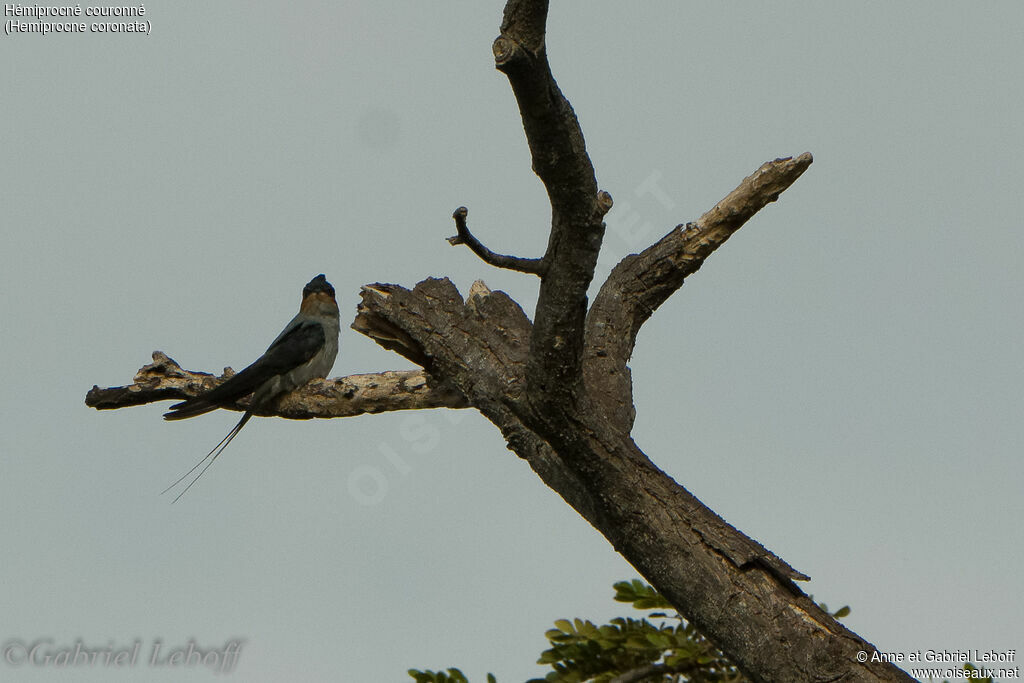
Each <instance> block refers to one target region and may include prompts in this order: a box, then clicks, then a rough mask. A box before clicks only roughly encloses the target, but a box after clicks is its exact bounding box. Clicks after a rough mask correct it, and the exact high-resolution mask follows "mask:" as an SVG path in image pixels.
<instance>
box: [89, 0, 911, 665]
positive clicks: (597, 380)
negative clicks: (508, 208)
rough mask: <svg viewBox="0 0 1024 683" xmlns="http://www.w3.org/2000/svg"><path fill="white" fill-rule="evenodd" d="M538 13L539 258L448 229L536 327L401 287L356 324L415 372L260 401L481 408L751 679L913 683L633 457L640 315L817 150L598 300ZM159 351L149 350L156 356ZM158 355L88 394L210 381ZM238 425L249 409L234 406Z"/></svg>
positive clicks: (575, 130) (510, 34)
mask: <svg viewBox="0 0 1024 683" xmlns="http://www.w3.org/2000/svg"><path fill="white" fill-rule="evenodd" d="M547 6H548V3H547V2H546V1H545V0H509V2H508V3H507V5H506V7H505V12H504V17H503V21H502V24H501V34H500V36H499V37H498V38H497V39H496V40H495V42H494V46H493V52H494V56H495V63H496V66H497V68H498V69H499V70H500V71H502V72H503V73H504V74H505V75H506V76H507V77H508V80H509V83H510V84H511V86H512V90H513V93H514V95H515V98H516V102H517V103H518V106H519V111H520V114H521V117H522V121H523V128H524V130H525V132H526V139H527V143H528V144H529V147H530V152H531V155H532V159H533V170H534V172H535V173H536V174H537V175H538V176H539V177H540V179H541V181H542V182H543V183H544V187H545V188H546V189H547V192H548V197H549V200H550V203H551V230H550V234H549V239H548V244H547V248H546V250H545V252H544V255H543V257H541V258H521V257H515V256H508V255H501V254H495V253H493V252H491V251H490V250H488V249H487V248H486V247H484V246H483V244H482V243H480V241H479V240H477V239H476V238H475V237H473V235H472V234H471V233H470V232H469V228H468V224H467V216H468V211H466V209H465V208H464V207H460V209H459V210H457V211H456V212H455V215H454V218H455V221H456V228H457V230H458V234H457V235H456V236H455V237H453V238H450V241H451V242H452V244H465V245H466V246H468V247H469V248H470V249H471V250H472V251H473V252H474V253H475V254H477V255H478V256H479V257H480V258H481V259H483V260H484V261H485V262H487V263H489V264H490V265H493V266H495V267H500V268H510V269H513V270H518V271H522V272H524V273H529V274H533V275H536V276H538V277H540V279H541V285H540V294H539V298H538V301H537V306H536V313H535V319H534V320H533V321H532V322H531V321H530V320H529V318H528V317H527V316H526V314H525V313H524V312H523V310H522V308H521V307H520V306H519V305H518V304H517V303H516V302H515V301H513V300H512V299H511V298H510V297H509V296H508V295H506V294H505V293H503V292H500V291H496V292H491V291H490V290H488V289H487V288H486V287H485V286H483V285H482V283H477V284H475V285H474V287H473V288H472V289H471V291H470V294H469V296H468V298H466V299H463V297H462V295H460V293H459V292H458V290H457V289H456V288H455V286H454V285H453V284H452V283H451V282H450V281H448V280H447V279H428V280H424V281H423V282H420V283H419V284H417V285H416V286H415V287H414V288H413V289H411V290H410V289H406V288H404V287H401V286H399V285H394V284H381V283H377V284H372V285H367V286H365V287H363V288H362V293H361V302H360V305H359V309H358V313H357V315H356V318H355V320H354V322H353V324H352V327H353V328H354V329H356V330H357V331H359V332H361V333H363V334H364V335H366V336H368V337H370V338H371V339H373V340H374V341H376V342H377V343H378V344H380V345H381V346H383V347H385V348H387V349H390V350H392V351H394V352H396V353H398V354H399V355H401V356H403V357H405V358H407V359H409V360H411V361H413V362H414V363H416V364H417V365H419V366H421V367H422V368H423V371H422V372H420V371H417V372H405V373H379V374H376V375H357V376H352V377H348V378H342V379H340V380H325V381H323V382H314V383H311V385H309V386H307V387H306V388H304V389H302V390H300V391H297V392H294V393H293V394H292V395H290V396H286V397H284V398H283V399H282V400H281V401H280V402H278V404H276V405H275V406H271V407H270V408H269V410H271V411H272V413H271V414H275V415H281V416H284V417H293V418H308V417H340V416H347V415H354V414H360V413H363V412H380V411H384V410H402V409H420V408H431V407H448V408H466V407H472V408H475V409H477V410H479V411H480V412H481V413H482V414H483V415H485V416H486V417H487V418H488V419H489V420H490V421H491V422H493V423H494V424H495V425H496V426H497V427H498V429H499V430H500V431H501V434H502V436H503V437H504V438H505V440H506V442H507V444H508V447H509V448H510V449H511V450H512V451H514V452H515V453H516V454H517V455H518V456H519V457H521V458H523V459H524V460H526V461H527V462H528V463H529V465H530V466H531V467H532V468H533V469H534V471H536V472H537V474H538V475H539V476H540V478H541V479H542V480H543V481H544V483H545V484H546V485H548V486H549V487H551V488H552V489H554V490H555V491H557V492H558V493H559V494H560V495H561V496H562V497H563V498H564V499H565V500H566V502H568V503H569V504H570V505H571V506H572V507H573V508H574V509H576V510H577V511H578V512H579V513H580V514H581V515H583V516H584V517H585V518H586V519H587V520H588V521H589V522H590V523H591V524H592V525H593V526H594V527H595V528H596V529H598V531H600V532H601V533H602V534H603V535H604V536H605V537H606V538H607V539H608V540H609V542H610V543H611V544H612V546H613V547H614V548H615V549H616V550H617V551H618V552H619V553H621V554H622V555H623V556H624V557H625V558H626V559H627V560H628V561H629V562H630V563H631V564H632V565H633V566H634V567H635V568H636V569H637V571H639V572H640V574H641V575H643V576H644V577H645V578H646V579H647V580H648V581H649V582H650V583H651V585H653V586H654V587H655V588H656V589H657V590H658V591H659V592H661V593H662V595H664V596H665V597H666V598H667V599H668V600H669V601H670V602H671V603H672V605H673V606H674V607H675V608H676V609H678V610H679V612H680V613H681V614H682V615H683V616H685V617H686V618H687V619H688V620H689V621H691V622H692V623H693V624H695V625H696V626H697V628H699V629H700V630H701V632H702V633H704V634H705V635H706V636H707V637H708V638H710V639H711V640H712V641H713V642H714V643H715V644H716V645H718V646H719V647H720V648H721V649H722V651H723V652H725V653H726V655H728V656H729V657H730V658H731V659H732V660H733V661H734V662H735V663H736V664H737V666H738V667H739V668H740V669H741V670H742V671H743V672H744V673H745V674H746V675H747V676H749V677H750V678H751V679H752V680H755V681H780V682H785V683H791V682H793V681H837V680H843V681H894V680H899V681H909V680H912V679H910V678H909V676H907V675H906V674H905V673H904V672H903V671H901V670H900V669H898V668H896V667H895V666H893V665H891V664H888V663H878V662H871V661H868V662H864V663H861V662H858V653H859V652H865V653H867V654H868V655H869V657H868V659H870V654H871V653H873V652H874V651H875V648H874V647H873V646H872V645H871V644H870V643H868V642H866V641H865V640H863V639H862V638H860V637H859V636H858V635H856V634H854V633H853V632H851V631H849V630H848V629H846V628H845V627H843V626H842V625H841V624H839V623H838V622H837V621H836V620H835V619H833V618H832V617H831V616H830V615H829V614H827V613H826V612H825V611H823V610H822V609H820V608H819V607H818V606H817V605H816V604H814V602H813V601H811V600H810V599H809V598H808V597H807V596H806V595H805V594H804V593H803V592H802V591H801V590H800V589H799V588H798V586H797V585H796V583H795V581H800V580H806V579H807V578H808V577H806V576H805V575H803V574H801V573H800V572H798V571H796V570H795V569H793V568H792V567H790V566H789V565H788V564H787V563H786V562H784V561H783V560H781V559H780V558H778V557H777V556H775V555H774V554H772V553H771V552H770V551H768V550H766V549H765V548H764V547H763V546H762V545H761V544H759V543H758V542H756V541H754V540H752V539H750V538H748V537H747V536H745V535H744V534H742V533H741V532H740V531H738V530H736V529H735V528H733V527H732V526H730V525H729V524H728V523H727V522H725V521H724V520H723V519H722V518H721V517H719V516H718V515H716V514H715V513H714V512H713V511H712V510H710V509H708V508H707V507H706V506H704V505H703V504H702V503H701V502H700V501H699V500H697V498H695V497H694V496H693V495H692V494H691V493H689V492H688V491H687V490H686V489H685V488H684V487H682V486H681V485H680V484H678V483H677V482H675V481H674V480H673V479H672V478H671V477H669V476H668V475H666V474H665V473H664V472H662V471H661V470H660V469H658V468H657V467H656V466H655V465H654V464H653V463H652V462H651V460H650V459H649V458H648V457H647V456H646V455H645V454H644V453H643V452H642V451H641V450H640V449H639V448H638V447H637V445H636V444H635V443H634V442H633V440H632V438H631V436H630V432H631V429H632V426H633V418H634V408H633V399H632V381H631V377H630V372H629V368H628V366H627V362H628V360H629V358H630V356H631V354H632V351H633V346H634V343H635V340H636V336H637V333H638V331H639V329H640V327H641V326H642V325H643V323H644V322H645V321H646V320H647V319H648V318H649V317H650V316H651V314H652V313H653V312H654V311H655V310H656V309H657V308H658V306H660V305H661V304H662V303H663V302H664V301H665V300H667V299H668V297H669V296H671V295H672V294H673V293H674V292H675V291H676V290H678V289H679V288H680V287H681V286H682V284H683V281H684V279H685V278H686V277H688V276H689V275H691V274H693V273H694V272H696V271H697V270H698V269H699V268H700V266H701V265H702V264H703V262H704V259H706V258H707V257H708V256H709V255H710V254H711V253H712V252H713V251H714V250H715V249H717V248H718V247H719V246H721V245H722V244H723V243H724V242H725V241H726V240H727V239H728V238H729V236H730V235H732V234H733V233H734V232H735V231H736V230H738V229H739V228H740V227H741V226H742V225H743V224H744V223H745V222H746V221H747V220H748V219H749V218H750V217H751V216H753V215H754V214H755V213H756V212H757V211H759V210H760V209H761V208H763V207H764V206H766V205H767V204H769V203H770V202H773V201H775V200H776V199H777V198H778V196H779V194H780V193H782V192H783V191H784V190H785V189H786V188H788V187H789V186H790V185H791V184H792V183H793V182H795V181H796V179H797V178H798V177H799V176H800V175H801V174H802V173H803V172H804V170H806V169H807V167H808V166H809V165H810V164H811V161H812V159H811V155H810V154H806V153H805V154H802V155H800V156H797V157H795V158H783V159H776V160H774V161H769V162H766V163H765V164H764V165H762V166H761V167H760V168H759V169H757V170H756V171H755V172H754V173H753V174H751V175H750V176H748V177H747V178H745V179H744V180H743V181H742V182H741V183H740V184H739V186H738V187H737V188H736V189H735V190H733V191H732V192H731V193H730V194H729V195H728V196H726V197H725V198H724V199H723V200H722V201H720V202H719V203H718V204H717V205H716V206H715V207H713V208H712V209H711V210H710V211H708V212H707V213H705V214H704V215H703V216H701V217H700V218H699V219H698V220H697V221H695V222H692V223H688V224H686V225H679V226H677V227H676V228H674V229H673V230H671V231H670V232H669V233H668V234H667V235H665V236H664V237H663V238H661V239H660V240H658V241H657V242H656V243H655V244H653V245H651V246H650V247H648V248H647V249H645V250H644V251H643V252H641V253H639V254H632V255H630V256H627V257H626V258H624V259H623V260H622V261H621V262H620V263H619V264H618V265H617V266H616V267H615V268H614V269H613V271H612V273H611V274H610V276H609V277H608V279H607V280H606V281H605V282H604V283H603V285H602V287H601V288H600V291H599V293H598V294H597V296H596V298H595V300H594V302H593V305H588V304H589V302H588V299H587V290H588V287H589V285H590V283H591V279H592V278H593V275H594V268H595V265H596V263H597V257H598V253H599V251H600V248H601V242H602V239H603V236H604V229H605V226H604V223H603V217H604V215H605V214H606V213H607V212H608V210H609V209H610V208H611V205H612V201H611V197H610V196H609V195H608V194H607V193H605V192H602V191H600V190H599V189H598V186H597V181H596V179H595V174H594V169H593V166H592V165H591V162H590V158H589V157H588V155H587V152H586V146H585V143H584V140H583V134H582V131H581V130H580V127H579V123H578V121H577V119H576V116H575V114H574V113H573V110H572V107H571V106H570V105H569V102H568V100H566V98H565V97H564V96H563V95H562V93H561V91H560V90H559V88H558V86H557V85H556V83H555V81H554V78H553V77H552V75H551V70H550V67H549V65H548V60H547V55H546V49H545V23H546V16H547ZM158 353H159V352H158ZM217 381H218V380H217V379H216V378H214V377H212V376H210V375H200V374H197V373H189V372H187V371H183V370H181V368H180V367H178V366H177V364H176V363H174V362H173V361H171V360H170V359H169V358H167V357H166V356H164V355H163V354H159V355H157V354H154V364H153V365H150V366H146V367H145V368H143V369H142V370H141V371H140V374H139V375H137V376H136V381H135V383H134V384H133V385H131V386H128V387H116V388H113V389H99V388H97V387H94V388H93V390H92V391H90V392H89V396H88V397H87V404H89V405H92V406H94V407H97V408H117V407H123V406H128V405H138V404H140V403H145V402H150V401H156V400H165V399H171V398H174V399H180V398H183V397H186V396H192V395H196V394H197V393H201V392H202V391H204V390H207V389H208V388H209V387H211V386H213V385H215V384H216V382H217ZM236 408H238V409H242V410H244V404H243V405H239V406H236Z"/></svg>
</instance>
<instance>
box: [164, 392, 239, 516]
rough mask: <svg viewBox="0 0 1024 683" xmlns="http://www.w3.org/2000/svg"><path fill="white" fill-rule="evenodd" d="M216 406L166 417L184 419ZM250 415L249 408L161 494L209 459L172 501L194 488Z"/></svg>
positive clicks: (172, 407) (208, 410)
mask: <svg viewBox="0 0 1024 683" xmlns="http://www.w3.org/2000/svg"><path fill="white" fill-rule="evenodd" d="M178 405H183V404H181V403H179V404H178ZM176 407H177V406H171V409H172V410H173V409H174V408H176ZM216 407H217V406H212V407H210V408H207V409H206V410H203V411H202V412H197V413H191V414H188V415H178V414H177V413H167V415H164V419H167V420H178V419H184V418H186V417H194V416H195V415H202V414H203V413H208V412H210V411H211V410H213V409H214V408H216ZM168 415H171V417H168ZM250 417H252V411H251V410H247V411H246V412H245V415H242V419H241V420H239V421H238V424H236V425H235V427H234V429H232V430H231V431H230V432H228V435H227V436H225V437H224V438H223V439H221V440H220V443H218V444H217V445H216V446H214V447H213V449H212V450H211V451H210V452H209V453H207V454H206V456H205V457H204V458H203V459H202V460H200V461H199V462H197V463H196V464H195V465H194V466H193V467H192V469H190V470H189V471H188V472H186V473H185V474H183V475H181V476H180V477H178V480H177V481H175V482H174V483H173V484H171V485H170V486H168V487H167V488H165V489H164V490H163V491H161V492H160V495H161V496H162V495H163V494H165V493H167V492H168V491H170V490H171V489H173V488H174V487H175V486H177V485H178V484H180V483H181V482H182V481H184V480H185V478H186V477H188V475H190V474H192V473H193V472H195V471H196V470H197V469H199V466H200V465H202V464H203V463H204V462H206V461H207V460H209V462H206V466H205V467H203V469H201V470H199V474H197V475H196V476H195V478H193V479H192V481H190V482H189V483H188V486H186V487H185V488H184V490H182V492H181V493H179V494H178V495H177V496H175V498H174V500H172V501H171V502H172V503H177V502H178V499H179V498H181V497H182V496H184V495H185V494H186V493H187V492H188V490H189V489H190V488H192V486H193V485H194V484H195V483H196V482H197V481H199V477H201V476H203V474H204V473H205V472H206V470H208V469H210V465H212V464H213V461H214V460H216V459H217V456H218V455H220V454H221V453H223V452H224V449H225V448H227V447H228V444H229V443H231V440H232V439H234V438H235V437H236V436H238V432H240V431H242V427H244V426H245V423H246V422H248V421H249V418H250Z"/></svg>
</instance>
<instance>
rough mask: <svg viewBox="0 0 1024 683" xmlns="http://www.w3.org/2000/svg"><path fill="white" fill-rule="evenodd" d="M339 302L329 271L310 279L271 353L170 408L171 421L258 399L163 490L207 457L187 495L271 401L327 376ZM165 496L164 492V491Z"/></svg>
mask: <svg viewBox="0 0 1024 683" xmlns="http://www.w3.org/2000/svg"><path fill="white" fill-rule="evenodd" d="M340 331H341V328H340V323H339V317H338V302H337V301H336V300H335V298H334V287H332V286H331V283H329V282H328V281H327V278H326V277H325V276H324V274H323V273H321V274H320V275H317V276H316V277H315V278H313V279H312V280H310V281H309V283H308V284H307V285H306V286H305V287H304V288H303V289H302V304H301V305H300V306H299V312H298V314H297V315H296V316H295V317H294V318H292V320H291V322H289V323H288V324H287V325H286V326H285V328H284V329H283V330H282V331H281V334H279V335H277V338H276V339H275V340H274V341H273V342H272V343H271V344H270V346H268V347H267V350H266V352H264V354H263V355H262V356H260V357H259V358H258V359H256V361H255V362H254V363H252V364H251V365H249V366H248V367H247V368H245V369H244V370H242V371H241V372H239V373H237V374H235V375H233V376H232V377H231V378H229V379H227V380H225V381H224V382H222V383H220V384H218V385H217V386H216V387H214V388H213V389H210V390H209V391H207V392H205V393H203V394H200V395H199V396H194V397H192V398H188V399H186V400H184V401H182V402H180V403H175V404H174V405H172V406H171V407H170V409H169V410H168V412H166V413H164V419H165V420H185V419H188V418H190V417H196V416H197V415H205V414H206V413H209V412H210V411H213V410H216V409H217V408H220V407H222V406H225V405H231V404H233V403H235V402H236V401H238V400H239V399H242V398H244V397H246V396H248V395H249V394H252V399H251V400H250V402H249V407H248V409H247V410H246V411H245V413H244V414H243V415H242V419H240V420H239V421H238V424H236V425H235V427H234V429H232V430H231V431H230V432H228V434H227V436H225V437H224V438H223V439H221V440H220V443H218V444H217V445H216V446H214V447H213V449H212V450H211V451H210V452H209V453H207V454H206V457H204V458H203V459H202V460H200V461H199V462H198V463H196V464H195V466H194V467H193V468H192V469H190V470H189V471H188V472H186V473H185V474H183V475H182V476H181V477H180V478H179V479H178V480H177V481H175V482H174V483H173V484H171V485H170V486H168V487H167V488H166V489H164V490H163V493H167V492H168V491H170V490H171V489H173V488H174V487H175V486H177V485H178V484H180V483H181V482H182V481H183V480H184V479H185V478H186V477H188V476H189V475H190V474H192V473H193V472H195V471H196V470H197V469H199V467H200V465H202V464H203V463H204V462H206V461H207V460H209V462H206V466H205V467H203V469H202V470H200V472H199V474H197V475H196V476H195V478H194V479H192V481H190V482H189V484H188V486H186V487H185V489H184V490H183V491H182V492H181V493H179V494H178V495H177V497H176V498H175V499H174V500H173V501H172V502H174V503H176V502H178V499H179V498H181V497H182V496H183V495H185V493H186V492H188V490H189V489H190V488H192V485H193V484H195V483H196V482H197V481H198V480H199V477H201V476H203V473H205V472H206V470H207V469H209V467H210V465H212V464H213V461H214V460H216V459H217V456H219V455H220V454H221V453H223V452H224V449H225V448H227V447H228V444H230V443H231V441H232V439H234V438H235V437H236V436H237V435H238V432H240V431H242V427H244V426H245V424H246V423H247V422H248V421H249V418H251V417H252V416H253V413H254V412H256V411H258V410H260V409H261V408H263V407H264V406H266V405H268V404H269V403H270V402H271V401H273V400H274V399H275V398H277V397H278V396H280V395H282V394H285V393H287V392H289V391H292V390H293V389H297V388H298V387H301V386H302V385H304V384H306V383H307V382H309V381H310V380H311V379H314V378H317V377H326V376H327V373H329V372H330V371H331V368H332V367H333V366H334V359H335V357H336V356H337V355H338V334H339V333H340ZM161 495H162V494H161Z"/></svg>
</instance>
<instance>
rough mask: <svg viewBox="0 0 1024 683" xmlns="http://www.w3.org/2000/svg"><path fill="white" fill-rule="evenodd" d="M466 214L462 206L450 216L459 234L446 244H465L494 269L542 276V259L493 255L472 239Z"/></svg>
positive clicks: (466, 211)
mask: <svg viewBox="0 0 1024 683" xmlns="http://www.w3.org/2000/svg"><path fill="white" fill-rule="evenodd" d="M468 214H469V210H468V209H466V207H464V206H460V207H459V208H457V209H455V213H453V214H452V218H454V219H455V227H456V229H457V230H458V231H459V234H458V235H453V236H452V237H449V238H448V244H450V245H452V246H453V247H454V246H455V245H458V244H465V245H466V246H467V247H469V248H470V249H471V250H472V251H473V253H474V254H476V255H477V256H479V257H480V259H481V260H483V262H484V263H487V264H489V265H492V266H494V267H495V268H505V269H508V270H518V271H519V272H521V273H532V274H534V275H542V274H543V273H544V259H539V258H521V257H519V256H508V255H506V254H495V253H494V252H493V251H491V250H490V249H488V248H487V247H485V246H484V245H483V244H481V243H480V240H478V239H477V238H475V237H473V234H472V233H471V232H470V231H469V227H468V226H467V225H466V216H467V215H468Z"/></svg>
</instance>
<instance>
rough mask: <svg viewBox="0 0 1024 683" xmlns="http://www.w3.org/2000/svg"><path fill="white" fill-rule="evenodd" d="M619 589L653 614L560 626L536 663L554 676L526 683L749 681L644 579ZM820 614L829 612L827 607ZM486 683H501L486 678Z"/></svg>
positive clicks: (619, 596) (422, 676)
mask: <svg viewBox="0 0 1024 683" xmlns="http://www.w3.org/2000/svg"><path fill="white" fill-rule="evenodd" d="M614 588H615V600H616V601H617V602H628V603H630V604H631V605H632V606H633V608H634V609H637V610H641V611H647V612H648V613H647V614H645V615H644V616H643V618H640V619H633V618H630V617H616V618H614V619H612V620H611V621H610V622H609V623H607V624H602V625H600V626H598V625H597V624H594V623H593V622H592V621H589V620H586V619H572V620H569V619H557V620H555V624H554V626H555V627H554V628H552V629H548V631H547V632H546V633H545V634H544V636H545V637H546V638H547V639H548V643H549V644H550V645H551V647H549V648H548V649H547V650H544V652H542V653H541V655H540V659H538V660H537V663H538V664H547V665H548V666H550V667H551V671H550V672H549V673H548V674H547V675H546V676H545V677H544V678H535V679H533V680H531V681H527V683H610V681H612V680H613V679H615V678H616V677H618V676H622V675H623V674H627V673H630V674H633V675H634V676H639V677H632V678H630V679H629V680H631V681H645V682H648V683H655V682H656V683H739V682H741V681H746V680H747V679H746V678H744V677H743V676H742V675H741V674H740V672H739V671H738V670H737V669H736V667H735V666H734V665H733V664H732V662H730V661H729V660H728V659H726V657H725V655H724V654H722V652H721V651H720V650H718V648H716V647H715V646H714V645H712V644H711V643H710V642H709V641H708V640H707V639H706V638H705V637H704V636H703V635H701V634H700V633H699V632H698V631H697V629H696V628H694V627H693V625H692V624H688V623H687V622H686V620H685V619H683V618H682V616H680V615H679V614H678V613H677V612H676V611H675V610H674V608H673V607H672V605H670V604H669V603H668V601H667V600H666V599H665V598H664V597H662V595H661V594H660V593H658V591H656V590H654V588H652V587H651V586H648V585H647V584H646V583H644V582H643V581H640V580H639V579H633V580H632V581H619V582H618V583H616V584H615V585H614ZM821 608H822V609H823V610H825V611H826V612H827V611H828V608H827V607H825V605H821ZM652 610H658V611H652ZM849 613H850V608H849V607H842V608H840V609H839V610H837V611H836V612H833V613H832V616H834V617H836V618H842V617H845V616H846V615H847V614H849ZM641 673H643V675H642V676H640V674H641ZM409 675H410V676H412V678H413V679H415V680H416V683H469V682H468V681H467V680H466V677H465V676H464V675H463V673H462V672H461V671H459V670H458V669H448V670H447V671H419V670H417V669H410V670H409ZM487 683H497V682H496V679H495V678H494V676H493V675H491V674H487Z"/></svg>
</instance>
